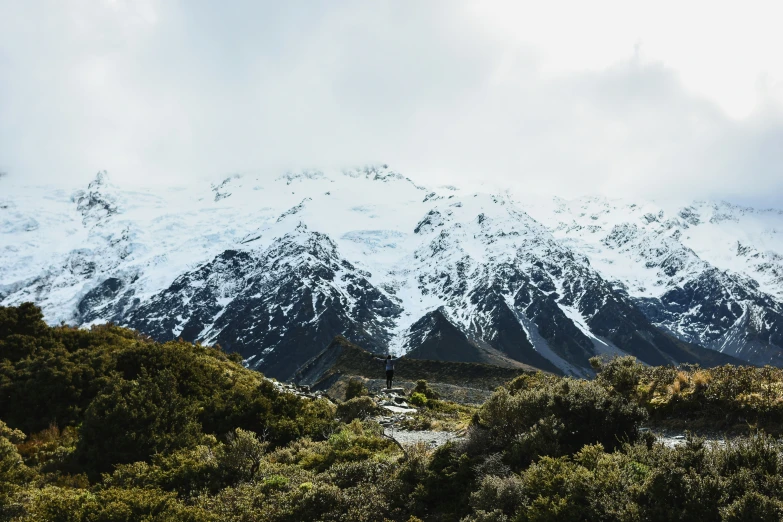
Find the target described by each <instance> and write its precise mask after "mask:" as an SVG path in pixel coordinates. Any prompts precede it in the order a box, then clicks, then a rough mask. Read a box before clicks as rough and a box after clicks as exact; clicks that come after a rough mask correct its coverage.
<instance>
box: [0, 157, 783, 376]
mask: <svg viewBox="0 0 783 522" xmlns="http://www.w3.org/2000/svg"><path fill="white" fill-rule="evenodd" d="M12 189H13V190H9V191H8V192H7V194H6V195H5V196H3V199H2V201H0V203H3V204H2V205H0V232H2V234H3V236H4V244H5V246H4V247H3V248H2V249H0V261H2V262H4V264H3V268H0V303H2V304H4V305H10V304H14V303H20V302H24V301H33V302H35V303H36V304H40V305H41V306H42V308H43V310H44V313H45V316H46V319H47V321H49V322H50V323H57V322H60V321H65V322H67V323H70V324H74V325H89V324H95V323H99V322H105V321H114V322H117V323H119V324H123V325H128V326H131V327H134V328H136V329H138V330H139V331H142V332H144V333H147V334H149V335H151V336H153V337H155V338H158V339H161V340H167V339H176V338H178V337H182V338H183V339H185V340H188V341H203V342H208V343H214V342H217V343H220V344H221V345H222V346H224V347H225V348H227V349H230V350H233V351H237V352H239V353H240V354H241V355H242V357H243V358H244V360H245V362H246V364H247V365H249V366H251V367H254V368H257V369H260V370H262V371H264V372H266V373H268V374H270V375H273V376H276V377H281V378H288V377H290V376H292V375H293V373H294V372H295V371H296V369H297V368H298V367H299V366H300V365H301V364H302V363H304V362H305V361H306V360H308V359H310V358H311V357H312V356H314V355H315V354H317V353H319V352H320V351H321V350H322V349H323V348H324V347H325V346H327V345H328V344H329V343H330V342H331V340H332V339H333V338H334V337H335V336H336V335H344V336H346V337H347V338H348V339H350V340H351V341H352V342H356V343H358V344H360V345H362V346H365V347H367V348H369V349H371V350H372V351H375V352H377V353H387V352H388V353H394V354H402V353H410V354H411V355H415V354H417V353H421V354H427V356H428V357H429V356H432V355H437V356H438V357H439V358H441V359H443V360H456V359H461V360H465V361H470V362H495V363H499V364H511V365H513V364H523V365H525V364H527V365H532V366H533V367H536V368H540V369H543V370H546V371H550V372H554V373H565V374H570V375H576V376H589V375H591V374H592V369H591V367H590V365H589V362H588V361H589V359H590V358H591V357H593V356H596V355H599V356H600V355H602V356H612V355H623V354H631V355H634V356H636V357H638V358H639V359H640V360H642V361H643V362H646V363H648V364H678V363H682V362H690V363H698V364H703V365H714V364H722V363H725V362H736V361H747V362H751V363H753V364H767V363H771V364H776V365H780V364H781V362H782V361H783V357H782V356H781V353H782V352H783V350H781V346H782V345H783V341H782V340H781V332H783V305H781V301H780V300H779V297H778V294H779V292H778V289H777V287H776V286H775V285H776V281H777V279H776V277H777V276H776V275H775V274H776V273H777V270H778V268H777V265H775V263H776V262H777V261H776V260H777V259H778V257H780V258H781V259H783V256H780V254H779V252H781V253H783V240H780V238H778V237H777V235H776V234H777V232H776V230H777V229H776V228H775V226H777V224H778V221H779V223H780V227H781V230H783V214H781V213H776V212H769V211H763V212H762V211H758V212H756V211H753V212H751V211H750V210H748V209H747V208H741V207H733V206H731V205H718V204H714V205H712V204H706V203H704V204H696V203H695V204H693V205H691V206H688V207H683V208H681V209H679V210H678V211H677V212H674V213H667V212H666V211H664V210H661V209H657V208H656V207H655V206H654V205H652V204H650V203H639V204H636V203H633V204H625V205H624V204H619V203H617V202H611V201H609V200H604V199H601V198H592V199H591V198H584V199H582V200H573V201H570V202H566V201H564V200H560V199H559V198H554V199H552V200H551V201H545V202H541V201H538V202H535V201H534V202H528V203H521V202H520V201H518V200H517V199H515V197H514V196H513V195H511V194H510V193H503V194H488V193H471V192H464V191H461V190H460V189H458V188H456V187H442V188H434V189H433V188H425V187H423V186H421V185H418V184H416V183H415V182H413V181H411V180H410V179H409V178H407V177H405V176H403V175H402V174H400V173H397V172H395V171H393V170H391V169H389V168H388V167H387V166H368V167H363V168H359V169H353V170H349V171H344V172H343V171H338V172H328V173H327V172H322V171H316V170H312V171H303V172H299V173H286V174H284V175H283V176H276V177H272V176H260V175H259V176H254V175H248V176H239V175H234V176H229V177H227V178H225V179H223V180H222V181H220V182H218V183H213V184H212V185H210V186H204V187H201V186H194V187H187V188H176V187H169V188H165V189H158V190H155V191H143V190H139V189H133V190H131V189H124V188H122V187H119V186H117V185H115V184H113V183H112V182H111V180H110V179H109V177H108V175H107V174H105V173H100V174H99V175H98V176H97V177H96V179H95V180H94V181H93V182H92V183H90V185H89V187H87V190H86V191H85V190H75V191H74V192H73V193H72V194H71V195H70V196H69V195H68V194H66V193H63V192H62V191H60V192H58V191H54V192H50V191H47V189H46V188H41V187H38V188H35V187H16V188H14V187H12ZM547 205H549V207H547ZM748 219H751V220H753V221H752V222H749V223H750V224H749V225H747V226H746V225H745V221H743V220H748ZM33 222H34V223H35V225H33V224H32V223H33ZM700 227H702V228H704V227H708V228H706V229H705V230H706V232H705V233H704V234H702V232H699V231H700V230H702V228H700ZM715 227H724V228H721V229H720V230H724V229H725V230H726V231H727V234H728V232H731V233H732V234H733V233H735V232H736V231H737V230H740V231H742V232H743V234H742V235H741V236H742V237H741V238H740V239H736V241H735V243H731V241H734V239H728V241H729V243H730V244H729V245H728V248H729V250H728V252H729V254H727V253H726V252H727V251H726V250H725V249H724V250H721V251H720V252H713V251H705V248H706V247H705V244H707V245H708V246H709V242H708V241H707V240H706V239H704V237H702V236H705V237H712V236H714V235H715V234H717V233H718V232H716V231H715V230H714V229H715ZM725 227H730V228H725ZM738 227H739V228H738ZM754 227H755V228H754ZM697 232H698V234H702V236H699V235H698V234H697ZM734 236H737V234H734ZM734 236H731V237H732V238H733V237H734ZM737 237H739V236H737ZM723 243H725V241H724V242H722V243H721V245H720V246H721V247H722V248H723V247H725V246H727V245H724V244H723ZM779 243H780V244H781V246H780V248H778V244H779ZM738 244H741V245H742V248H739V247H738V246H737V245H738ZM732 245H733V246H732ZM705 252H706V253H705ZM762 253H763V254H762ZM725 255H733V256H734V257H733V258H731V259H729V260H728V261H722V262H721V263H722V264H721V266H717V265H716V263H718V261H720V259H722V258H721V256H725ZM752 256H756V257H752ZM776 256H778V257H776ZM708 258H709V260H707V259H708ZM734 258H736V259H734ZM750 258H752V259H755V261H748V259H750ZM732 263H733V264H732ZM765 264H766V265H768V268H766V269H764V271H763V275H764V277H765V278H766V279H763V281H761V282H759V280H757V278H759V277H760V276H759V274H760V273H761V272H759V270H761V269H760V268H759V267H760V266H762V265H765ZM781 266H782V267H783V265H781ZM743 267H744V268H743ZM740 268H742V269H743V270H744V271H740V270H739V269H740ZM781 273H783V268H781ZM754 275H755V276H756V277H757V278H754ZM780 286H781V290H783V284H781V285H780ZM428 318H429V319H428Z"/></svg>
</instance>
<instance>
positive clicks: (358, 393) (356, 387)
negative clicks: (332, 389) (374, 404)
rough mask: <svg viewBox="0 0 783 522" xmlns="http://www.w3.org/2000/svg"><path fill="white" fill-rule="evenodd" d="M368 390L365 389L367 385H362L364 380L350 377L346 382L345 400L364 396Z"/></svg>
mask: <svg viewBox="0 0 783 522" xmlns="http://www.w3.org/2000/svg"><path fill="white" fill-rule="evenodd" d="M369 394H370V392H369V391H368V390H367V386H365V385H364V381H362V380H361V379H356V378H354V379H351V380H349V381H348V384H347V385H346V387H345V400H346V401H349V400H351V399H353V398H356V397H364V396H366V395H369Z"/></svg>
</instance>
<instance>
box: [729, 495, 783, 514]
mask: <svg viewBox="0 0 783 522" xmlns="http://www.w3.org/2000/svg"><path fill="white" fill-rule="evenodd" d="M720 518H721V520H723V521H724V522H746V521H748V520H753V521H754V522H774V521H780V520H781V519H783V503H781V502H780V501H779V500H776V499H771V498H769V497H767V496H766V495H762V494H761V493H758V492H755V491H749V492H747V493H745V494H744V495H743V496H742V497H741V498H739V499H737V500H735V501H734V502H732V503H731V504H730V505H729V506H727V507H725V508H722V509H721V510H720Z"/></svg>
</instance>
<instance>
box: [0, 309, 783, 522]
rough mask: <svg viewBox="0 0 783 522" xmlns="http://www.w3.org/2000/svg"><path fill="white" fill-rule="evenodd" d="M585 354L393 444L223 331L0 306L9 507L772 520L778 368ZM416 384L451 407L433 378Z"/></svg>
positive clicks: (277, 515) (2, 507) (88, 515)
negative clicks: (589, 359)
mask: <svg viewBox="0 0 783 522" xmlns="http://www.w3.org/2000/svg"><path fill="white" fill-rule="evenodd" d="M594 364H595V366H596V369H597V370H598V372H599V373H598V378H597V379H595V380H592V381H585V380H576V379H570V378H561V377H557V376H553V375H548V374H543V373H536V374H527V373H526V374H523V375H520V376H519V377H516V378H515V379H514V380H512V381H510V382H509V383H507V384H506V385H505V386H503V387H500V388H498V389H497V390H496V391H495V392H494V393H493V394H492V396H491V397H490V399H489V400H488V401H487V402H486V403H485V404H483V405H482V406H481V407H480V408H475V409H474V410H473V414H472V419H471V420H470V425H469V427H468V429H467V434H466V435H465V436H464V437H463V438H461V439H458V440H456V441H454V442H450V443H448V444H446V445H445V446H442V447H440V448H438V449H436V450H432V449H429V448H428V447H426V446H424V445H421V444H418V445H413V446H403V447H400V446H399V445H397V444H396V443H395V442H393V441H392V440H390V439H389V438H388V437H386V436H384V433H383V429H382V427H380V426H379V425H378V424H376V423H374V422H373V421H371V420H368V418H367V417H365V416H363V415H362V414H361V412H362V411H363V409H362V408H360V407H352V405H353V404H354V403H355V404H357V405H358V404H359V402H360V401H365V402H366V400H367V397H366V396H363V391H362V389H361V387H360V386H357V389H356V390H352V393H351V394H350V395H351V397H352V398H350V399H349V400H348V401H347V402H342V403H340V404H337V402H339V401H337V400H335V401H334V402H332V401H330V400H328V399H326V398H315V399H312V398H307V397H302V396H298V395H295V394H291V393H283V392H281V391H280V390H279V389H278V387H276V386H275V385H274V383H272V382H271V381H269V380H267V379H265V378H264V377H263V376H262V375H261V374H259V373H257V372H254V371H250V370H247V369H245V368H243V367H242V365H241V364H240V361H239V360H238V358H237V357H236V356H233V355H229V354H226V353H224V352H223V351H222V350H220V348H218V347H209V346H201V345H193V344H189V343H184V342H168V343H163V344H161V343H156V342H154V341H153V340H151V339H149V338H146V337H144V336H141V335H139V334H138V333H136V332H133V331H131V330H127V329H123V328H119V327H116V326H112V325H106V326H100V327H93V328H92V329H91V330H89V331H87V330H78V329H73V328H70V327H66V326H62V327H54V328H52V327H49V326H47V325H46V324H45V323H44V322H43V321H42V317H41V312H40V310H39V309H38V308H36V307H35V306H33V305H30V304H25V305H21V306H19V307H14V308H0V520H18V521H28V520H29V521H32V520H47V521H69V522H71V521H74V522H81V521H85V522H86V521H90V522H104V521H106V522H109V521H128V522H130V521H137V520H156V521H157V520H162V521H180V520H183V521H194V522H195V521H277V522H284V521H286V522H289V521H290V522H298V521H305V520H307V521H309V520H313V521H319V520H320V521H385V520H394V521H402V522H405V521H408V522H413V521H417V520H421V521H440V520H463V521H466V522H479V521H484V522H489V521H495V522H501V521H555V520H557V521H583V520H584V521H588V520H602V521H604V520H605V521H618V522H620V521H622V522H626V521H627V522H631V521H660V520H695V521H711V520H726V521H739V520H762V521H764V520H780V519H781V517H783V461H782V460H781V450H782V449H783V445H782V444H781V443H780V442H778V441H777V440H776V439H775V438H773V437H772V436H769V435H765V434H764V431H766V432H768V433H772V434H778V433H780V431H781V426H782V425H783V424H781V421H782V420H783V398H782V397H781V396H782V395H783V373H782V372H781V371H780V370H778V369H772V368H752V367H747V368H746V367H732V366H725V367H719V368H715V369H710V370H703V369H700V368H696V367H688V368H679V369H675V368H666V367H661V368H652V367H645V366H642V365H639V364H637V363H635V362H634V361H633V360H632V359H615V360H613V361H608V362H603V363H602V362H600V361H594ZM410 399H411V403H413V404H417V405H419V406H420V407H421V408H424V409H426V408H436V409H440V410H441V411H446V410H448V409H449V406H448V405H447V404H446V403H444V401H441V400H438V399H437V398H436V397H435V396H434V395H432V393H431V392H430V391H429V390H428V388H427V387H426V384H424V383H422V384H421V385H420V386H418V388H417V390H416V391H414V392H413V393H412V396H411V397H410ZM351 401H354V403H351ZM455 408H456V407H455ZM465 411H466V410H464V409H463V410H460V412H461V413H462V414H464V412H465ZM351 412H358V413H351ZM659 425H667V426H681V427H690V426H695V427H698V428H701V429H714V430H727V429H728V430H733V431H734V432H739V431H741V430H744V432H745V433H746V435H745V436H743V437H738V438H734V439H731V440H730V441H729V442H727V443H726V444H725V445H723V446H713V445H708V444H705V443H704V441H703V440H700V439H698V438H693V437H690V438H688V440H687V442H686V443H685V444H683V445H682V446H679V447H677V448H667V447H664V446H663V445H661V444H659V443H657V442H655V439H654V436H652V435H651V434H650V432H649V431H646V430H642V429H640V428H642V427H648V426H653V427H656V426H659Z"/></svg>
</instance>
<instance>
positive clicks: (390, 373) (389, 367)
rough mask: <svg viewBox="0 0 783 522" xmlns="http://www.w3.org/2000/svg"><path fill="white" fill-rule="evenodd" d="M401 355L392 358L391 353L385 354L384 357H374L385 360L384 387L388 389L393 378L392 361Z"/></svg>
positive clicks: (398, 358)
mask: <svg viewBox="0 0 783 522" xmlns="http://www.w3.org/2000/svg"><path fill="white" fill-rule="evenodd" d="M401 358H402V357H397V358H396V359H392V356H391V355H387V356H386V359H381V358H380V357H374V359H375V360H376V361H385V362H386V389H387V390H389V389H391V387H392V380H394V363H395V362H397V361H399V360H400V359H401Z"/></svg>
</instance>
